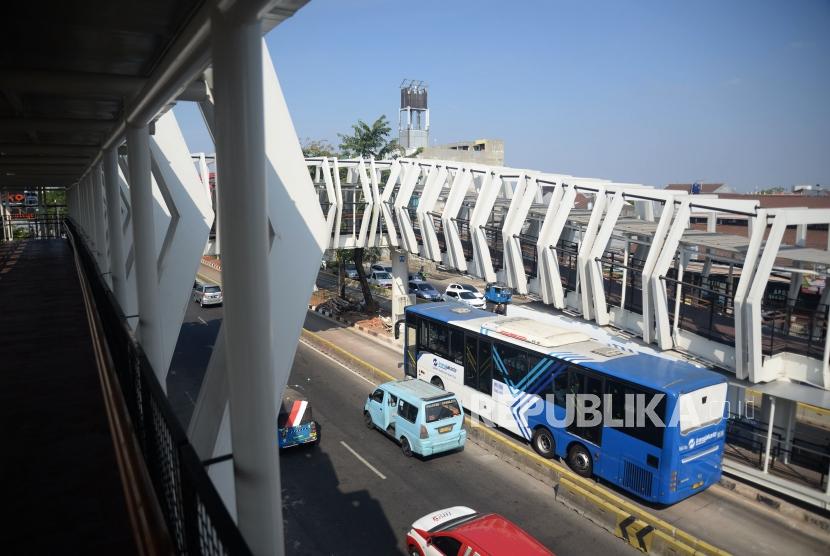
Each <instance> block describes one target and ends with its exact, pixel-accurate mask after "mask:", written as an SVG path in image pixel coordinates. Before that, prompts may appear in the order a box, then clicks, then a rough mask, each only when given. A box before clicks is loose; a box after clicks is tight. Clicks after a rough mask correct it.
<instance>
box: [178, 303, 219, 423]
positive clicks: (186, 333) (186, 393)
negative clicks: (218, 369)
mask: <svg viewBox="0 0 830 556" xmlns="http://www.w3.org/2000/svg"><path fill="white" fill-rule="evenodd" d="M194 307H195V311H197V312H194V313H192V314H193V315H198V316H194V317H193V319H192V322H185V323H184V324H182V327H181V330H180V331H179V339H178V340H177V341H176V349H175V351H174V352H173V359H172V361H171V362H170V372H169V373H168V374H167V399H168V400H169V401H170V405H172V406H173V411H174V412H175V413H176V416H177V417H178V418H179V422H180V423H181V424H182V426H183V427H184V428H185V429H187V424H188V422H190V416H191V415H192V414H193V409H194V407H195V406H196V398H198V397H199V388H201V386H202V379H203V378H204V377H205V371H206V370H207V366H208V362H209V361H210V355H211V353H212V352H213V345H214V344H215V343H216V336H217V335H218V334H219V325H220V324H221V323H222V308H221V307H212V308H205V309H199V307H197V306H195V305H194ZM189 309H190V310H189V311H188V313H191V312H192V311H194V309H191V308H189ZM188 316H191V315H190V314H189V315H188ZM198 318H201V319H202V320H198Z"/></svg>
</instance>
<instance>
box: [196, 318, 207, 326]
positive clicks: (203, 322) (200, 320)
mask: <svg viewBox="0 0 830 556" xmlns="http://www.w3.org/2000/svg"><path fill="white" fill-rule="evenodd" d="M198 318H199V322H201V323H202V324H204V325H205V326H207V322H206V321H205V319H203V318H202V317H198Z"/></svg>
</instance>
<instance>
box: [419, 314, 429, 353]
mask: <svg viewBox="0 0 830 556" xmlns="http://www.w3.org/2000/svg"><path fill="white" fill-rule="evenodd" d="M418 324H419V326H418V350H419V351H426V350H428V349H429V322H427V321H426V320H425V319H420V321H419V322H418Z"/></svg>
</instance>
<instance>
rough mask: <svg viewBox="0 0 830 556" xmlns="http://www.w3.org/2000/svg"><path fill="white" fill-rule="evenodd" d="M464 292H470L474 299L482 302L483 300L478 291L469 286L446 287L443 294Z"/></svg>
mask: <svg viewBox="0 0 830 556" xmlns="http://www.w3.org/2000/svg"><path fill="white" fill-rule="evenodd" d="M465 291H466V292H470V293H471V294H473V295H474V296H476V299H481V300H482V301H483V300H484V294H483V293H481V292H480V291H478V289H477V288H476V287H475V286H471V285H470V284H458V283H456V284H450V285H449V286H447V289H446V291H445V292H444V293H449V292H456V293H461V292H465Z"/></svg>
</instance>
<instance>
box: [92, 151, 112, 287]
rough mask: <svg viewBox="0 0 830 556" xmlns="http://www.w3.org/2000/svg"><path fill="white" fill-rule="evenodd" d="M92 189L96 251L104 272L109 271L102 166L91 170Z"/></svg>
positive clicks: (99, 265)
mask: <svg viewBox="0 0 830 556" xmlns="http://www.w3.org/2000/svg"><path fill="white" fill-rule="evenodd" d="M90 176H91V180H90V186H91V187H90V189H91V190H92V210H93V214H94V217H95V253H96V255H97V259H98V268H99V269H100V270H101V272H102V273H106V272H108V271H109V268H108V267H109V260H107V231H106V228H105V226H106V224H107V223H106V221H105V217H104V197H103V193H104V192H103V191H102V189H103V176H102V175H101V166H100V165H96V166H95V167H94V168H93V169H92V172H90Z"/></svg>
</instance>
